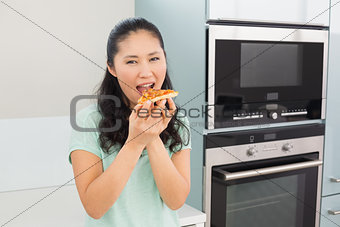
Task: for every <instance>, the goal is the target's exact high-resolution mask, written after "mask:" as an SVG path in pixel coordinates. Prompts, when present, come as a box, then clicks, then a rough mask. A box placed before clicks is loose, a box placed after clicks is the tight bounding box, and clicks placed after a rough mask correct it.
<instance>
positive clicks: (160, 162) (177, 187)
mask: <svg viewBox="0 0 340 227" xmlns="http://www.w3.org/2000/svg"><path fill="white" fill-rule="evenodd" d="M147 150H148V156H149V160H150V164H151V168H152V172H153V175H154V178H155V181H156V185H157V188H158V190H159V193H160V195H161V197H162V199H163V201H164V202H165V203H166V205H167V206H168V207H169V208H170V209H173V210H177V209H178V208H180V207H181V206H182V205H183V204H184V202H185V200H186V198H187V196H188V194H189V192H190V185H189V183H188V182H186V180H185V178H184V177H183V176H182V175H181V174H180V173H179V172H178V170H177V169H176V167H175V165H174V164H173V162H172V161H171V159H170V157H169V154H168V152H167V150H166V149H165V147H164V144H163V142H162V140H161V139H160V138H159V139H157V140H156V141H155V142H153V143H152V145H148V146H147Z"/></svg>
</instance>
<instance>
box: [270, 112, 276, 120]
mask: <svg viewBox="0 0 340 227" xmlns="http://www.w3.org/2000/svg"><path fill="white" fill-rule="evenodd" d="M268 117H269V118H271V119H274V120H276V119H277V117H278V115H277V113H276V112H269V113H268Z"/></svg>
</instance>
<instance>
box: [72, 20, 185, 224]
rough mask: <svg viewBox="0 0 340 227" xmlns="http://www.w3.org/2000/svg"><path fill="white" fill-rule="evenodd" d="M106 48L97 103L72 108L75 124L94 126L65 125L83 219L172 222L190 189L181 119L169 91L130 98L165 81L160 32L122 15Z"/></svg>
mask: <svg viewBox="0 0 340 227" xmlns="http://www.w3.org/2000/svg"><path fill="white" fill-rule="evenodd" d="M107 56H108V59H107V70H106V73H105V77H104V80H103V82H102V84H101V86H100V88H99V90H98V92H97V94H98V103H97V105H91V106H89V107H87V108H85V109H84V110H82V111H80V112H79V113H78V114H77V124H78V125H79V126H80V127H83V128H98V131H96V132H79V131H76V130H73V131H72V136H71V141H70V148H69V152H70V156H69V161H70V162H71V164H72V166H73V172H74V176H75V182H76V186H77V190H78V193H79V197H80V199H81V202H82V204H83V206H84V208H85V210H86V212H87V218H86V226H117V227H124V226H129V227H133V226H148V227H150V226H157V227H165V226H179V220H178V216H177V213H176V210H177V209H179V208H180V207H181V206H182V205H183V204H184V202H185V200H186V198H187V196H188V194H189V192H190V150H191V141H190V130H189V127H188V126H189V123H188V120H187V118H186V117H184V116H180V115H179V114H178V113H177V112H176V105H175V103H174V101H173V100H172V99H171V98H169V99H166V100H160V101H158V102H157V103H151V102H150V101H148V102H146V103H145V104H144V105H143V106H141V105H137V101H138V99H139V98H140V97H141V94H142V92H143V90H145V89H148V88H151V87H152V88H154V89H172V85H171V81H170V78H169V75H168V73H167V64H166V55H165V51H164V44H163V39H162V36H161V34H160V32H159V30H158V29H157V27H156V26H155V25H153V24H152V23H150V22H148V21H147V20H145V19H143V18H130V19H126V20H123V21H122V22H120V23H119V24H117V25H116V26H115V28H114V29H113V30H112V31H111V33H110V36H109V39H108V44H107ZM104 95H105V96H104ZM107 95H112V96H116V97H118V99H119V100H120V101H121V102H120V103H119V104H117V101H115V100H113V99H105V97H107ZM141 110H144V111H143V113H145V110H146V113H147V114H146V115H145V114H143V116H141V114H140V113H141ZM152 111H159V113H161V114H160V115H155V116H159V117H155V116H152V114H150V113H152ZM117 125H120V127H118V130H105V129H108V128H111V129H112V128H115V126H117Z"/></svg>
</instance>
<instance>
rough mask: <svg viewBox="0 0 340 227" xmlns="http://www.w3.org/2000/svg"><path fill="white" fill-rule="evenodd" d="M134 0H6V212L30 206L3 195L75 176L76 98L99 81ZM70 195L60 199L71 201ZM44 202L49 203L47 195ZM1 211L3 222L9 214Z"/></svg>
mask: <svg viewBox="0 0 340 227" xmlns="http://www.w3.org/2000/svg"><path fill="white" fill-rule="evenodd" d="M134 4H135V3H134V0H126V1H120V0H103V1H99V2H98V1H89V0H85V1H80V0H75V1H66V0H60V1H52V0H31V1H19V0H11V1H9V0H7V1H6V0H5V1H1V2H0V34H1V35H0V37H1V38H0V62H1V63H0V65H1V67H0V144H1V147H0V156H1V158H0V213H2V214H3V212H2V211H4V210H17V211H18V212H19V211H21V210H24V209H25V208H27V207H26V205H27V206H28V205H30V204H29V203H27V204H26V203H25V205H22V204H21V206H20V207H17V205H18V204H19V203H17V202H11V200H9V199H7V200H5V202H4V200H3V198H15V197H16V195H19V194H20V195H23V197H25V195H26V194H25V191H27V196H28V195H29V193H31V192H32V190H28V189H35V190H36V191H34V190H33V193H36V195H37V196H36V197H35V198H36V199H38V198H39V196H38V194H39V193H38V191H39V190H41V189H37V188H42V187H51V186H56V185H62V184H64V183H66V182H68V181H69V180H71V179H72V178H73V172H72V167H71V165H70V164H69V163H68V159H67V158H68V154H67V147H68V142H69V133H70V130H71V128H70V123H69V108H70V101H71V99H72V98H73V97H75V96H77V95H81V94H83V95H84V94H86V95H88V94H92V93H93V91H94V89H95V86H96V85H99V83H100V82H101V80H102V78H103V75H104V68H105V64H106V63H105V62H106V42H107V38H108V35H109V33H110V31H111V29H112V28H113V26H114V25H115V24H116V23H117V22H118V21H119V20H121V19H123V18H126V17H131V16H134ZM89 59H90V60H89ZM91 61H92V62H91ZM92 101H93V100H92ZM88 103H89V102H82V103H81V104H80V105H78V106H77V109H80V108H82V107H84V106H85V105H87V104H88ZM68 184H74V181H70V182H69V183H68ZM68 187H73V188H74V185H73V186H68ZM13 190H20V191H13ZM45 191H48V189H46V190H45ZM51 191H52V190H51ZM59 191H62V190H59ZM16 193H18V194H16ZM57 193H58V191H57V192H55V194H57ZM13 195H14V196H13ZM43 196H45V194H42V195H41V197H43ZM51 197H53V195H52V196H51ZM72 198H73V197H72ZM75 199H76V200H75V203H76V204H78V205H80V204H79V202H80V201H79V198H75ZM68 200H69V198H68V199H67V200H66V199H65V200H60V201H55V202H60V203H62V204H65V206H68V205H69V204H73V203H72V202H71V203H70V202H69V201H68ZM44 201H45V203H48V198H46V199H45V200H44ZM44 201H42V202H41V203H44ZM32 202H33V201H32ZM51 205H52V204H51ZM54 207H56V206H54ZM79 207H81V206H78V208H79ZM33 209H38V210H39V209H40V211H42V212H43V211H45V212H46V209H47V208H46V207H45V208H43V206H40V208H39V206H36V208H34V207H33V208H32V210H33ZM77 211H80V210H79V209H78V210H77ZM29 212H30V211H27V215H25V216H27V217H28V218H29V216H30V215H29ZM61 212H62V211H61ZM64 212H66V211H64ZM38 213H39V212H38ZM7 214H9V213H8V212H7ZM10 214H11V215H12V214H15V212H12V213H10ZM0 216H1V218H0V224H3V223H4V222H6V220H5V219H6V218H9V217H10V215H7V216H6V217H4V216H3V215H0ZM21 216H24V215H21ZM21 216H19V217H18V218H16V219H15V220H16V222H15V223H16V225H13V226H27V225H25V223H27V220H28V219H25V222H24V221H22V222H21V221H20V220H21V219H20V218H21ZM35 217H36V216H32V220H33V219H35ZM13 222H14V221H13ZM32 223H33V222H32ZM66 223H67V222H66ZM32 226H33V225H32ZM35 226H39V225H35ZM41 226H42V225H41ZM45 226H47V225H45ZM49 226H51V225H49Z"/></svg>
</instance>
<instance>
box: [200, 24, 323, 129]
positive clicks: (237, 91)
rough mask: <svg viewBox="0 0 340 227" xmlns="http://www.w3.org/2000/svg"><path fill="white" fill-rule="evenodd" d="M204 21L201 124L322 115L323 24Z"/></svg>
mask: <svg viewBox="0 0 340 227" xmlns="http://www.w3.org/2000/svg"><path fill="white" fill-rule="evenodd" d="M207 23H208V28H207V61H208V64H207V81H206V101H207V106H206V108H207V110H206V111H207V113H208V114H207V115H206V128H207V129H216V128H229V127H239V126H249V125H262V124H273V123H282V122H291V121H304V120H314V119H324V118H325V108H326V81H327V55H328V27H325V26H320V25H299V24H280V23H267V22H263V23H260V22H244V21H242V22H237V21H227V20H225V21H222V20H210V21H208V22H207Z"/></svg>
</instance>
